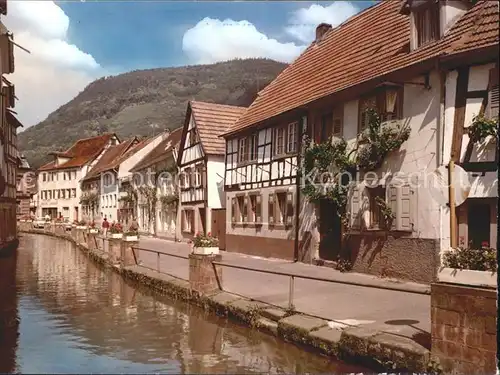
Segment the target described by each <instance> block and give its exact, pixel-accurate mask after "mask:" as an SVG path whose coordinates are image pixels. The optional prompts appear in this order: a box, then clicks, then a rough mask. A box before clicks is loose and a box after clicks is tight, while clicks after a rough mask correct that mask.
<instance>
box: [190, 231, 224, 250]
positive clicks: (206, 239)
mask: <svg viewBox="0 0 500 375" xmlns="http://www.w3.org/2000/svg"><path fill="white" fill-rule="evenodd" d="M192 244H193V253H194V254H203V255H210V254H219V240H218V238H217V237H213V236H212V234H211V233H210V232H209V233H208V234H207V235H204V234H201V233H197V234H196V236H195V237H194V239H193V241H192Z"/></svg>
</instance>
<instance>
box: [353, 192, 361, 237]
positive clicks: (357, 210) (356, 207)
mask: <svg viewBox="0 0 500 375" xmlns="http://www.w3.org/2000/svg"><path fill="white" fill-rule="evenodd" d="M350 206H351V207H350V215H351V220H350V221H351V229H354V230H359V229H360V216H361V194H360V191H359V188H358V187H357V186H356V185H353V186H352V188H351V199H350Z"/></svg>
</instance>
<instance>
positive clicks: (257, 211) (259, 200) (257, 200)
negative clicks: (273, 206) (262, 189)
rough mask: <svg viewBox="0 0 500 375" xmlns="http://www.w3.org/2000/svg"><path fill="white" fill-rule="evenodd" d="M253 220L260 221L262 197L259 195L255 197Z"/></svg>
mask: <svg viewBox="0 0 500 375" xmlns="http://www.w3.org/2000/svg"><path fill="white" fill-rule="evenodd" d="M255 222H256V223H262V198H261V196H260V195H257V196H256V197H255Z"/></svg>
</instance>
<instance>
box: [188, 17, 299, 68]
mask: <svg viewBox="0 0 500 375" xmlns="http://www.w3.org/2000/svg"><path fill="white" fill-rule="evenodd" d="M303 48H304V47H303V46H297V45H295V44H294V43H280V42H278V41H277V40H276V39H271V38H269V37H267V36H266V35H265V34H263V33H261V32H259V31H258V30H257V28H256V27H255V26H254V25H252V24H251V23H249V22H247V21H233V20H230V19H227V20H224V21H220V20H216V19H211V18H205V19H203V20H201V21H200V22H198V24H196V26H194V27H193V28H191V29H189V30H188V31H186V33H185V34H184V37H183V39H182V49H183V50H184V52H185V53H186V54H187V56H188V58H189V60H190V61H191V62H193V63H196V64H207V63H213V62H217V61H224V60H229V59H233V58H236V57H238V58H250V57H269V58H272V59H275V60H278V61H290V60H292V59H294V58H295V57H297V56H298V55H299V54H300V52H301V51H302V49H303Z"/></svg>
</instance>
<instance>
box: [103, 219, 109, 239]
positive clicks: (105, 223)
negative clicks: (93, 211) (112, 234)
mask: <svg viewBox="0 0 500 375" xmlns="http://www.w3.org/2000/svg"><path fill="white" fill-rule="evenodd" d="M108 229H109V221H108V219H107V218H106V217H104V220H103V222H102V234H103V236H104V237H107V235H108Z"/></svg>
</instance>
